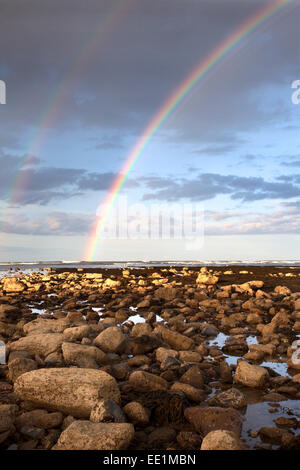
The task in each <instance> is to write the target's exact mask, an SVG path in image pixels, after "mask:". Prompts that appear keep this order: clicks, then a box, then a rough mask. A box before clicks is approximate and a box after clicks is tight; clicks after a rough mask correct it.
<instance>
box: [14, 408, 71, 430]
mask: <svg viewBox="0 0 300 470" xmlns="http://www.w3.org/2000/svg"><path fill="white" fill-rule="evenodd" d="M62 420H63V414H62V413H60V412H59V411H57V412H54V413H48V412H47V411H46V410H32V411H27V412H25V413H22V414H20V415H19V416H18V417H17V418H16V422H15V424H16V426H17V428H19V429H20V428H22V427H23V426H34V427H37V428H42V429H51V428H57V427H59V426H60V425H61V423H62Z"/></svg>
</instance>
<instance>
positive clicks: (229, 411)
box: [184, 407, 242, 436]
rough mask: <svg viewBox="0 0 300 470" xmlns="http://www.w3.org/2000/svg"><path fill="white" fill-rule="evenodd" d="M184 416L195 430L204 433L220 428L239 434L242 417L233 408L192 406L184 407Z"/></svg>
mask: <svg viewBox="0 0 300 470" xmlns="http://www.w3.org/2000/svg"><path fill="white" fill-rule="evenodd" d="M184 416H185V417H186V419H187V420H188V422H189V423H191V424H192V425H193V426H194V428H195V431H197V432H200V433H202V434H204V435H206V434H208V433H209V432H211V431H216V430H221V429H222V430H226V431H232V432H235V433H236V434H237V435H238V436H240V435H241V431H242V417H241V415H240V413H239V412H238V411H237V410H235V409H233V408H220V407H203V408H201V407H192V408H186V409H185V412H184Z"/></svg>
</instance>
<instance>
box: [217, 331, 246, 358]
mask: <svg viewBox="0 0 300 470" xmlns="http://www.w3.org/2000/svg"><path fill="white" fill-rule="evenodd" d="M222 351H223V352H224V353H225V354H235V355H239V356H242V355H243V354H245V353H246V352H247V351H248V344H247V342H246V338H245V337H244V336H241V335H235V336H233V337H229V338H227V339H226V343H225V346H224V347H223V348H222Z"/></svg>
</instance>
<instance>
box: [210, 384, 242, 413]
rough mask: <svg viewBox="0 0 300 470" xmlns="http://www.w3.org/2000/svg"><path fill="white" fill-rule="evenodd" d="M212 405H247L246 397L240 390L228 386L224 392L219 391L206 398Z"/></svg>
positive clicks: (224, 406)
mask: <svg viewBox="0 0 300 470" xmlns="http://www.w3.org/2000/svg"><path fill="white" fill-rule="evenodd" d="M208 403H209V404H210V405H213V406H221V407H222V408H235V409H237V410H238V409H241V408H245V407H246V406H247V397H246V395H244V394H243V393H242V392H241V391H240V390H238V389H236V388H230V389H229V390H226V391H224V392H219V393H217V394H216V395H215V396H213V397H211V398H210V399H209V400H208Z"/></svg>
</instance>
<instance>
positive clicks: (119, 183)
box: [83, 0, 295, 261]
mask: <svg viewBox="0 0 300 470" xmlns="http://www.w3.org/2000/svg"><path fill="white" fill-rule="evenodd" d="M294 3H295V0H276V1H275V2H274V1H273V2H271V3H269V4H268V5H267V6H265V7H264V8H263V9H260V10H259V11H258V12H256V13H255V14H254V15H252V16H251V17H250V18H248V20H247V21H246V22H244V23H243V24H242V25H241V26H239V27H238V28H237V29H236V30H235V31H234V32H233V33H231V34H230V35H229V36H228V37H227V39H225V41H223V42H222V43H221V44H220V45H219V46H218V47H217V48H216V49H214V50H213V51H212V52H211V53H210V54H209V55H208V56H207V57H206V58H205V59H204V61H202V62H201V63H200V64H198V66H197V67H196V68H195V69H194V70H193V71H192V73H191V74H189V75H188V77H187V78H186V79H185V80H184V81H183V82H182V83H181V84H180V86H179V87H178V88H177V89H176V90H175V92H174V93H172V94H171V96H170V97H169V98H168V99H167V100H166V101H165V102H164V104H163V105H162V106H161V108H160V109H159V111H158V112H157V113H156V114H155V116H154V118H153V119H152V120H151V121H150V123H149V124H148V125H147V127H146V128H145V130H144V132H143V134H142V135H141V137H140V138H139V139H138V141H137V143H136V144H135V146H134V147H133V149H132V150H131V152H130V153H129V155H128V157H127V158H126V161H125V163H124V165H123V167H122V169H121V171H120V172H119V174H118V176H117V177H116V179H115V180H114V182H113V184H112V186H111V187H110V189H109V191H108V194H107V196H106V198H105V200H104V203H103V206H102V207H103V211H102V214H100V216H99V217H98V218H97V219H96V222H95V224H94V227H93V228H92V231H91V233H90V235H89V239H88V243H87V246H86V248H85V252H84V255H83V259H84V260H85V261H91V260H92V259H93V258H94V255H95V253H96V251H97V248H98V244H99V241H100V236H101V234H102V232H103V230H104V227H105V224H106V222H107V219H108V218H109V215H110V213H111V210H112V207H113V205H114V203H115V201H116V199H117V197H118V194H119V193H120V191H121V190H122V188H123V186H124V184H125V182H126V180H127V178H128V175H129V173H130V172H131V170H132V169H133V167H134V165H135V164H136V163H137V161H138V159H139V158H140V156H141V155H142V153H143V151H144V150H145V148H146V147H147V145H148V144H149V142H150V140H151V138H152V137H153V136H154V135H155V134H156V132H157V131H158V129H159V128H160V127H161V126H162V124H163V123H164V122H165V121H166V120H167V119H168V118H169V117H170V115H171V114H172V112H173V111H174V110H175V109H176V108H177V107H178V105H179V104H180V103H181V102H182V101H183V100H184V98H185V97H186V96H187V95H188V94H189V93H190V92H191V90H192V89H193V88H194V87H195V86H196V85H197V84H198V83H199V81H200V80H201V79H202V78H203V77H204V76H205V75H206V74H207V73H208V72H209V71H210V70H211V69H212V68H213V67H214V66H215V65H216V64H217V63H218V62H219V61H220V60H221V59H223V58H224V57H225V56H226V55H227V54H228V53H229V52H231V51H232V50H233V49H234V48H235V47H236V46H238V45H239V44H240V43H241V42H242V41H243V40H244V39H245V38H246V37H248V36H249V35H250V34H251V33H252V32H254V31H255V30H257V28H259V27H260V26H262V25H263V24H264V23H265V22H266V21H267V20H269V19H270V18H271V17H273V15H275V14H276V13H279V12H280V11H281V10H283V9H284V8H286V7H287V6H289V5H292V4H294Z"/></svg>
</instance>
